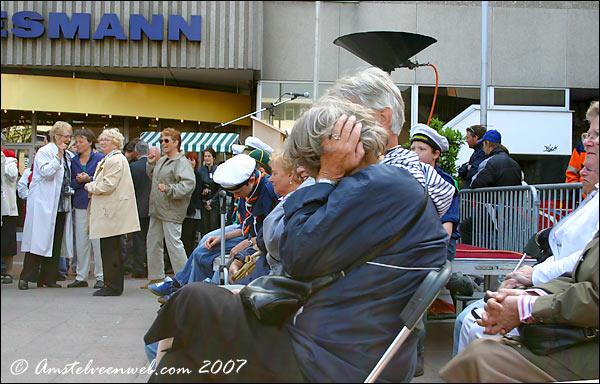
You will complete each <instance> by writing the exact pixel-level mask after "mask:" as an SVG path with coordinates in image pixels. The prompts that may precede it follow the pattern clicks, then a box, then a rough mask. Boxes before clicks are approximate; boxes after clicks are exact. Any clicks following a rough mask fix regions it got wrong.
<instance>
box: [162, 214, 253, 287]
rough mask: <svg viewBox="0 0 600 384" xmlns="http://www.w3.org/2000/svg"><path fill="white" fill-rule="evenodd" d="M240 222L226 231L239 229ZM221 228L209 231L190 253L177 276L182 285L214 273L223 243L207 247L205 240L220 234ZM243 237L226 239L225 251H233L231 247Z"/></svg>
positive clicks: (176, 278)
mask: <svg viewBox="0 0 600 384" xmlns="http://www.w3.org/2000/svg"><path fill="white" fill-rule="evenodd" d="M239 228H240V226H239V225H238V224H232V225H228V226H226V227H225V233H227V232H231V231H233V230H236V229H239ZM220 235H221V228H219V229H215V230H214V231H212V232H209V233H207V234H206V235H204V237H202V239H201V240H200V244H199V245H198V246H197V247H196V249H194V252H192V254H191V255H190V257H189V258H188V260H187V262H186V263H185V266H184V267H183V269H182V270H181V271H179V272H178V273H177V274H176V275H175V276H174V278H173V279H174V280H176V281H177V282H178V283H179V285H180V286H184V285H186V284H189V283H194V282H199V281H203V280H204V279H206V278H207V277H212V275H213V261H214V260H215V258H216V257H217V256H219V255H220V254H221V244H220V243H219V244H217V245H216V246H215V247H214V248H213V249H206V248H205V247H204V242H205V241H206V239H207V238H208V237H209V236H220ZM242 240H243V237H241V236H240V237H235V238H233V239H229V240H226V241H225V252H229V251H231V248H233V247H235V246H236V245H237V244H238V243H239V242H240V241H242Z"/></svg>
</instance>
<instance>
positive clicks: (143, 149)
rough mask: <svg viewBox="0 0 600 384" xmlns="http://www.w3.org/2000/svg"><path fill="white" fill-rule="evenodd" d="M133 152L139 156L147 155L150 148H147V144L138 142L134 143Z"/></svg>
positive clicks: (142, 141) (141, 141)
mask: <svg viewBox="0 0 600 384" xmlns="http://www.w3.org/2000/svg"><path fill="white" fill-rule="evenodd" d="M135 151H136V152H137V153H138V154H139V155H147V154H148V152H149V151H150V148H149V147H148V143H146V142H145V141H144V140H140V141H138V142H137V143H135Z"/></svg>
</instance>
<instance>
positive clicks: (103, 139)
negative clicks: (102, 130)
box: [98, 137, 111, 142]
mask: <svg viewBox="0 0 600 384" xmlns="http://www.w3.org/2000/svg"><path fill="white" fill-rule="evenodd" d="M98 141H100V142H103V141H111V140H110V139H109V138H108V137H102V138H100V139H98Z"/></svg>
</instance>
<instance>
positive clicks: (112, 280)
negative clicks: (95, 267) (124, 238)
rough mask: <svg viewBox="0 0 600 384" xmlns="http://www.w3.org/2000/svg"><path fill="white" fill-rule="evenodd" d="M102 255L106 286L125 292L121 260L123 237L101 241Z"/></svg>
mask: <svg viewBox="0 0 600 384" xmlns="http://www.w3.org/2000/svg"><path fill="white" fill-rule="evenodd" d="M100 252H101V253H102V269H103V270H104V286H105V287H107V288H108V289H110V290H112V291H114V292H118V293H122V292H123V260H122V259H121V236H119V235H117V236H111V237H105V238H103V239H100Z"/></svg>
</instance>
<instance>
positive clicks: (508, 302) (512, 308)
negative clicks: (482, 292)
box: [477, 289, 527, 335]
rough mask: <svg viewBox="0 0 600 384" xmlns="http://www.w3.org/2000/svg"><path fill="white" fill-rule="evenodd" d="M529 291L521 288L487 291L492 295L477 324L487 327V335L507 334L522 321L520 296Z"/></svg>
mask: <svg viewBox="0 0 600 384" xmlns="http://www.w3.org/2000/svg"><path fill="white" fill-rule="evenodd" d="M526 294H527V293H526V292H525V291H523V290H520V289H500V290H498V292H492V291H487V295H488V296H489V297H490V298H489V299H488V301H487V302H486V304H485V307H484V309H485V312H484V313H483V315H482V316H481V319H479V320H477V324H479V325H480V326H482V327H485V331H484V332H483V333H485V334H486V335H497V334H498V333H500V334H501V335H505V334H506V333H507V332H509V331H510V330H511V329H513V328H516V327H518V326H519V324H520V323H521V321H520V319H519V309H518V306H517V304H518V297H519V296H521V295H526Z"/></svg>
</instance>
